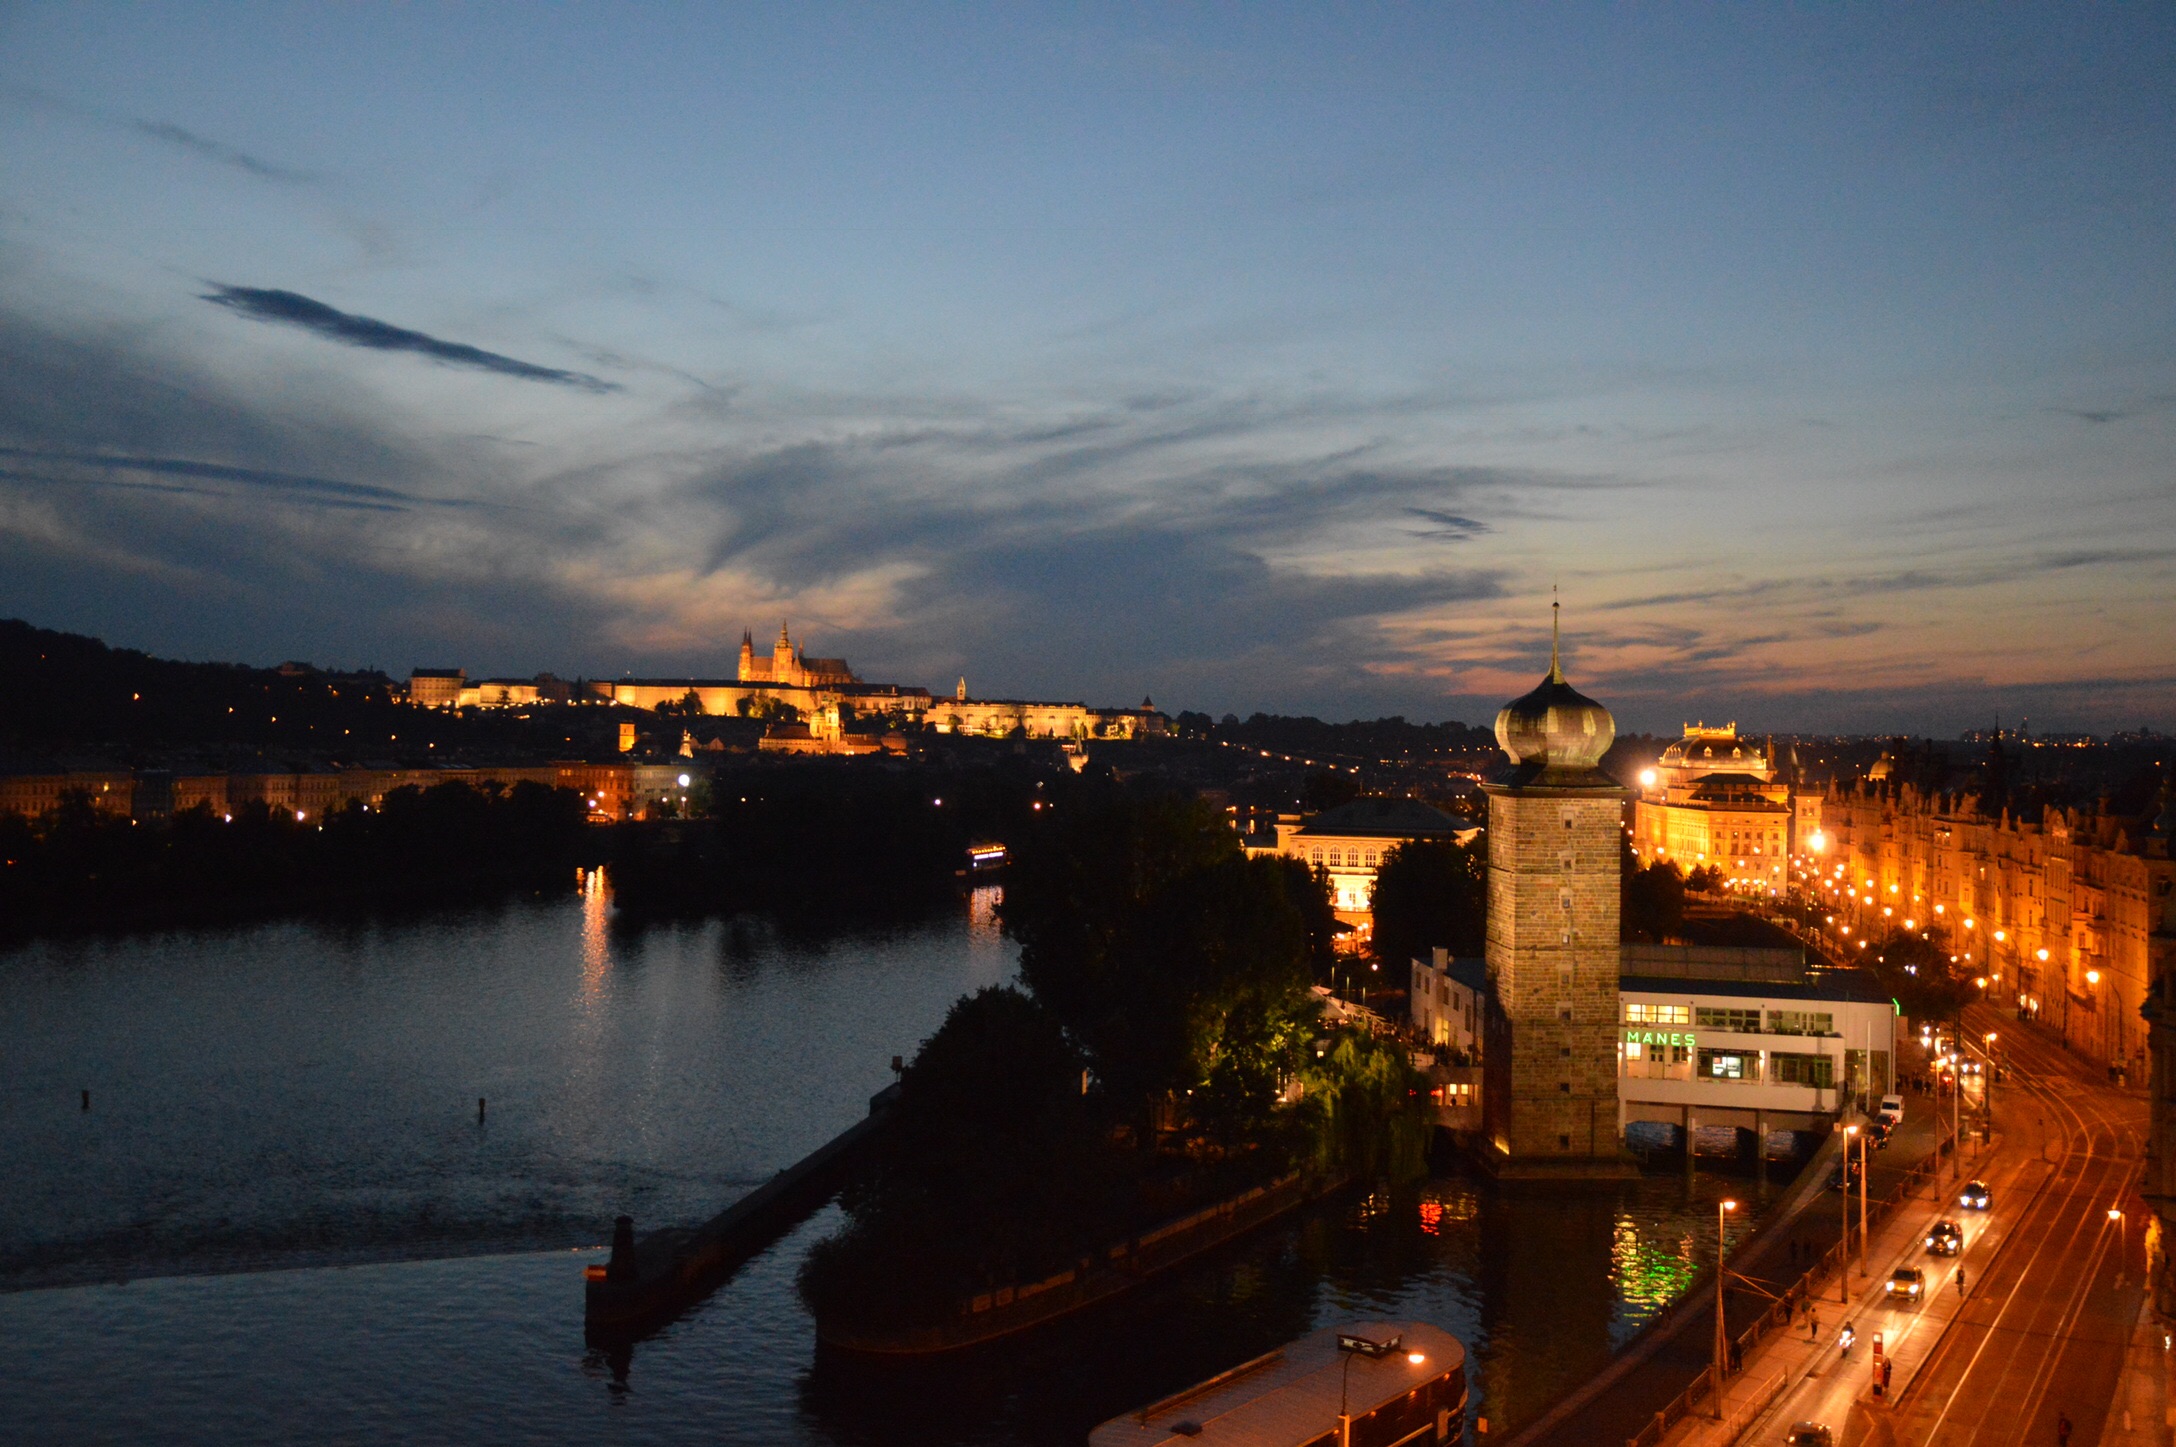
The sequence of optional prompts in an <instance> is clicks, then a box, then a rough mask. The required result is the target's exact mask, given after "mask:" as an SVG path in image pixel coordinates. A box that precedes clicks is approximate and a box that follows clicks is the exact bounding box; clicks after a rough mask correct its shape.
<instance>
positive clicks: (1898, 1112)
mask: <svg viewBox="0 0 2176 1447" xmlns="http://www.w3.org/2000/svg"><path fill="white" fill-rule="evenodd" d="M1874 1114H1875V1116H1876V1117H1878V1118H1879V1119H1881V1120H1885V1121H1887V1122H1888V1123H1889V1124H1891V1125H1902V1124H1904V1097H1903V1096H1901V1095H1885V1096H1883V1097H1882V1098H1881V1109H1880V1110H1877V1111H1875V1112H1874Z"/></svg>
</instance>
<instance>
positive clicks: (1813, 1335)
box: [1806, 1305, 1821, 1341]
mask: <svg viewBox="0 0 2176 1447" xmlns="http://www.w3.org/2000/svg"><path fill="white" fill-rule="evenodd" d="M1820 1339H1821V1308H1820V1307H1818V1306H1811V1305H1809V1306H1808V1307H1807V1308H1806V1340H1807V1341H1819V1340H1820Z"/></svg>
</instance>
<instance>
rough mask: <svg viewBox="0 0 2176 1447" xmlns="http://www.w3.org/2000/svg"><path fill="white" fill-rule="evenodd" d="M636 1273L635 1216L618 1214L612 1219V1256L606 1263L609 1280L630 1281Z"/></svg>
mask: <svg viewBox="0 0 2176 1447" xmlns="http://www.w3.org/2000/svg"><path fill="white" fill-rule="evenodd" d="M634 1274H635V1218H634V1217H632V1216H617V1217H614V1218H613V1221H612V1256H611V1258H610V1259H609V1260H607V1261H606V1262H605V1264H604V1279H605V1280H607V1281H630V1280H632V1279H633V1278H634Z"/></svg>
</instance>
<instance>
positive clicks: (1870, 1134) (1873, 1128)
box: [1866, 1120, 1896, 1151]
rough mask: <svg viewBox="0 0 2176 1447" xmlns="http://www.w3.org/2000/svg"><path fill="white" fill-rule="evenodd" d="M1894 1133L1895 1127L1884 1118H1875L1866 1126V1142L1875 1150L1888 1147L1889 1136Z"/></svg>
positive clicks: (1883, 1149) (1882, 1149)
mask: <svg viewBox="0 0 2176 1447" xmlns="http://www.w3.org/2000/svg"><path fill="white" fill-rule="evenodd" d="M1894 1134H1896V1127H1894V1126H1892V1125H1890V1124H1889V1123H1888V1122H1887V1121H1885V1120H1876V1121H1874V1122H1873V1123H1872V1124H1870V1125H1868V1126H1867V1127H1866V1140H1867V1144H1869V1145H1871V1146H1872V1147H1873V1148H1874V1149H1875V1150H1877V1151H1885V1150H1887V1149H1889V1137H1890V1136H1892V1135H1894Z"/></svg>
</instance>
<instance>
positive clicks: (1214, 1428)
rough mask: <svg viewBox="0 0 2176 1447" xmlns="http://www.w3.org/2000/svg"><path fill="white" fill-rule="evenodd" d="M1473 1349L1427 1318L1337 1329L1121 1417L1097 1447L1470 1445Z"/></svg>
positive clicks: (1099, 1436)
mask: <svg viewBox="0 0 2176 1447" xmlns="http://www.w3.org/2000/svg"><path fill="white" fill-rule="evenodd" d="M1465 1440H1466V1348H1465V1346H1464V1344H1463V1343H1461V1342H1460V1341H1459V1340H1458V1338H1457V1337H1454V1336H1452V1335H1451V1334H1450V1333H1449V1332H1447V1331H1445V1330H1443V1329H1442V1328H1441V1327H1438V1326H1433V1325H1431V1324H1429V1323H1428V1322H1424V1321H1369V1322H1355V1323H1352V1324H1350V1325H1346V1326H1328V1327H1324V1328H1322V1329H1321V1330H1320V1331H1316V1332H1310V1333H1309V1334H1308V1335H1306V1336H1303V1337H1301V1338H1300V1339H1299V1340H1298V1341H1295V1342H1291V1343H1288V1344H1287V1345H1285V1346H1282V1347H1279V1348H1278V1349H1277V1350H1276V1351H1273V1352H1269V1353H1266V1354H1265V1355H1262V1356H1258V1357H1256V1358H1255V1359H1254V1360H1252V1361H1249V1362H1242V1363H1240V1364H1239V1365H1238V1366H1236V1367H1233V1368H1232V1369H1231V1370H1229V1371H1226V1372H1219V1373H1218V1374H1217V1375H1216V1376H1213V1377H1211V1378H1209V1380H1207V1381H1205V1382H1199V1383H1196V1384H1195V1385H1194V1386H1191V1387H1188V1388H1187V1389H1186V1390H1185V1391H1183V1392H1179V1393H1176V1394H1174V1395H1172V1396H1169V1397H1165V1398H1164V1399H1163V1400H1162V1401H1160V1402H1153V1403H1151V1404H1149V1405H1148V1406H1146V1407H1143V1408H1141V1409H1139V1410H1138V1411H1133V1412H1128V1413H1127V1414H1126V1415H1124V1416H1123V1417H1113V1418H1112V1419H1111V1420H1110V1421H1108V1422H1105V1423H1104V1424H1103V1425H1102V1426H1100V1427H1098V1428H1096V1429H1095V1430H1094V1431H1093V1432H1091V1433H1089V1434H1088V1447H1185V1444H1204V1447H1420V1444H1423V1443H1427V1444H1431V1447H1464V1444H1465Z"/></svg>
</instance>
